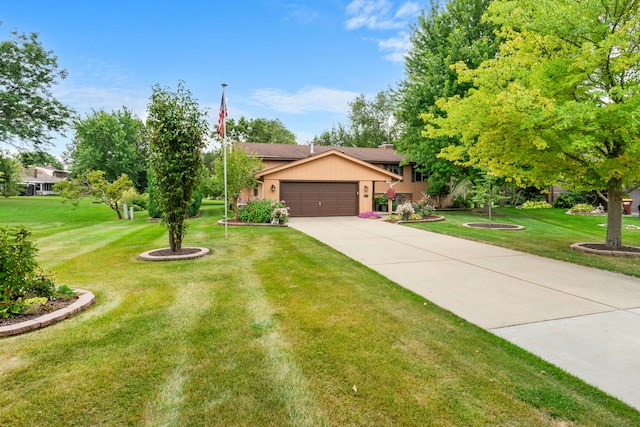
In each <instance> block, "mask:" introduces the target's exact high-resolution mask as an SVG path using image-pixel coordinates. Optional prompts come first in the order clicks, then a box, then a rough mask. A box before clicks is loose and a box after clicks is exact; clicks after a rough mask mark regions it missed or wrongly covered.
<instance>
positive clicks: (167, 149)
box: [147, 83, 209, 252]
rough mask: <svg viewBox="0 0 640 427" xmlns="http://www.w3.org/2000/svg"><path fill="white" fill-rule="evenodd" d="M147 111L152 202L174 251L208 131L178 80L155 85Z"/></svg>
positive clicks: (183, 229) (196, 182) (199, 173)
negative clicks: (171, 84)
mask: <svg viewBox="0 0 640 427" xmlns="http://www.w3.org/2000/svg"><path fill="white" fill-rule="evenodd" d="M148 113H149V116H148V118H147V128H148V130H149V166H150V168H151V171H152V172H153V175H152V180H153V188H154V191H155V195H156V196H157V197H156V203H157V205H158V208H159V209H160V211H161V212H162V217H161V218H162V222H163V224H164V225H165V226H166V227H167V230H168V231H169V246H170V247H171V250H172V251H174V252H177V251H180V250H181V249H182V239H183V237H184V235H185V233H186V230H187V224H186V221H187V218H188V215H189V213H188V209H189V203H190V202H191V198H192V195H193V194H194V193H195V191H196V190H197V188H198V185H199V183H200V181H201V179H202V172H203V171H204V170H205V168H204V166H203V163H202V150H203V149H204V148H205V147H206V143H207V141H206V136H207V135H208V132H209V126H208V124H207V120H206V116H207V115H206V113H204V112H201V111H200V109H199V106H198V103H197V102H196V101H195V100H194V99H193V97H192V95H191V92H189V91H188V90H187V89H185V88H184V87H183V85H182V83H179V84H178V89H177V90H176V91H175V92H171V91H170V90H169V89H168V88H166V89H165V88H162V87H160V86H159V85H155V86H154V87H153V93H152V95H151V103H150V104H149V107H148Z"/></svg>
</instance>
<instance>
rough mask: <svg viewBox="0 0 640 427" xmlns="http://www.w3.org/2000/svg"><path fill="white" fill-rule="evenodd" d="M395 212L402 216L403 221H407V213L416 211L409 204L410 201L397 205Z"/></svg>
mask: <svg viewBox="0 0 640 427" xmlns="http://www.w3.org/2000/svg"><path fill="white" fill-rule="evenodd" d="M396 213H398V214H399V215H402V218H403V220H404V221H408V220H409V215H413V214H414V213H416V212H415V211H414V210H413V206H412V205H411V202H404V203H402V204H400V205H398V209H397V210H396Z"/></svg>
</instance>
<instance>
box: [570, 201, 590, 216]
mask: <svg viewBox="0 0 640 427" xmlns="http://www.w3.org/2000/svg"><path fill="white" fill-rule="evenodd" d="M594 209H595V208H594V207H593V206H592V205H590V204H589V203H578V204H577V205H573V206H571V209H570V212H572V213H581V214H583V213H591V212H593V211H594Z"/></svg>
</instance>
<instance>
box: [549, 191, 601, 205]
mask: <svg viewBox="0 0 640 427" xmlns="http://www.w3.org/2000/svg"><path fill="white" fill-rule="evenodd" d="M594 200H595V197H594V196H593V195H592V194H590V193H587V192H582V191H581V192H567V193H562V194H560V195H559V196H558V197H557V198H556V200H554V202H553V207H554V208H563V209H571V207H573V206H574V205H577V204H578V203H588V204H592V202H593V201H594Z"/></svg>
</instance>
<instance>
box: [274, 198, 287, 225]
mask: <svg viewBox="0 0 640 427" xmlns="http://www.w3.org/2000/svg"><path fill="white" fill-rule="evenodd" d="M283 204H284V202H281V203H280V204H279V205H283ZM288 220H289V208H287V207H285V206H277V207H276V208H274V209H273V212H271V222H272V223H274V224H275V223H278V222H287V221H288Z"/></svg>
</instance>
